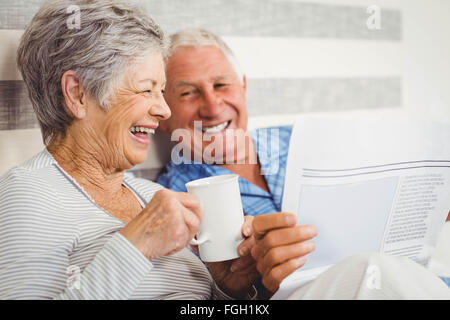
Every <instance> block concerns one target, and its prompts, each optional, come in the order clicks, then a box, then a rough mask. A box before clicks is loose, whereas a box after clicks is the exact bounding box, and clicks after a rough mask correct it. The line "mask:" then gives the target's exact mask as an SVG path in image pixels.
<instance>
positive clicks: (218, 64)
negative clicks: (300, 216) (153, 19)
mask: <svg viewBox="0 0 450 320" xmlns="http://www.w3.org/2000/svg"><path fill="white" fill-rule="evenodd" d="M169 51H170V52H169V57H168V59H167V64H166V77H167V84H166V90H165V93H164V97H165V99H166V101H167V103H168V105H169V107H170V109H171V112H172V117H171V118H170V119H168V120H165V121H162V122H161V125H160V128H161V129H162V130H164V131H167V132H169V133H171V134H172V140H173V141H175V142H178V145H176V146H175V148H174V149H173V152H172V160H171V161H170V162H169V163H168V164H167V166H166V168H165V172H164V173H163V174H162V175H161V176H160V177H159V178H158V182H159V183H160V184H161V185H164V186H166V187H168V188H170V189H172V190H175V191H186V188H185V183H187V182H189V181H192V180H195V179H199V178H204V177H209V176H214V175H220V174H229V173H236V174H238V175H239V176H240V178H239V186H240V190H241V195H242V203H243V209H244V213H245V214H246V215H253V216H257V217H256V218H255V219H254V222H253V228H254V232H255V239H256V244H255V246H254V247H253V248H251V253H252V256H253V257H254V258H255V260H256V261H257V268H258V271H259V272H260V273H261V275H262V282H263V284H264V285H265V287H266V288H268V289H269V291H271V292H274V291H276V290H277V289H278V287H279V285H280V283H281V281H282V280H283V279H284V278H285V277H287V276H288V275H289V274H291V273H292V272H293V271H295V270H296V269H298V268H299V267H301V266H302V265H303V264H304V263H305V262H306V256H307V254H308V253H310V252H311V251H312V250H314V243H313V242H312V241H311V239H312V238H314V236H315V235H316V233H317V230H316V229H315V227H314V226H299V225H296V222H297V221H296V216H295V215H293V214H289V213H279V211H280V210H281V199H282V194H283V185H284V175H285V166H286V159H287V151H288V148H289V139H290V135H291V128H290V127H277V128H270V129H259V130H255V131H252V132H250V133H249V132H247V121H248V114H247V108H246V99H245V93H246V88H247V82H246V78H245V76H244V75H243V73H242V71H241V70H240V68H239V64H238V62H237V60H236V58H235V57H234V55H233V53H232V52H231V50H230V49H229V48H228V46H227V45H226V44H225V43H224V42H223V41H222V40H221V39H220V38H218V37H217V36H215V35H213V34H212V33H210V32H208V31H206V30H200V29H188V30H184V31H181V32H178V33H176V34H174V35H172V37H171V48H170V50H169ZM180 140H181V142H180ZM277 212H278V213H277ZM269 213H273V214H269ZM261 214H264V215H261ZM258 215H259V216H258ZM241 249H242V250H245V247H243V248H241ZM249 249H250V248H249ZM243 253H244V252H243ZM241 254H242V253H241ZM373 263H376V264H377V266H379V267H380V268H381V269H383V274H384V278H383V279H384V281H389V288H388V290H387V291H385V290H383V291H381V292H373V291H372V292H370V291H367V290H366V289H367V288H366V287H364V286H363V285H362V283H361V281H362V280H361V279H363V276H364V272H365V268H366V266H367V265H370V264H373ZM418 267H419V265H417V264H414V263H413V262H412V261H409V260H397V259H395V258H393V257H385V256H381V257H379V256H370V255H369V256H354V257H352V258H350V259H349V260H347V261H344V262H343V263H341V264H340V265H338V266H337V267H336V268H334V269H332V270H330V271H329V272H326V273H324V274H323V275H322V276H321V277H319V279H318V280H316V281H314V282H313V283H311V284H310V285H308V286H305V287H303V288H302V289H301V290H300V291H298V292H297V294H296V295H294V296H293V297H296V298H395V297H397V298H398V297H401V298H404V297H427V294H428V296H432V297H442V296H445V297H449V295H448V293H449V292H448V289H447V288H445V285H444V284H443V283H442V282H441V281H440V280H439V278H437V277H435V276H433V275H431V274H430V273H429V272H427V271H426V270H425V269H424V268H422V269H420V268H418ZM355 268H356V269H355ZM400 269H401V270H402V272H401V274H400V275H399V274H398V272H391V270H400ZM346 270H347V271H346ZM348 270H350V271H348ZM356 270H358V271H356ZM344 271H345V272H344ZM361 272H362V273H361ZM344 273H345V275H344ZM338 274H339V275H341V276H339V277H337V275H338ZM392 276H394V277H393V278H392ZM355 277H356V278H358V277H359V278H358V279H357V280H356V278H355ZM410 277H414V278H415V279H419V278H420V279H426V282H427V283H428V285H426V286H423V285H421V284H420V282H418V283H416V284H415V285H411V286H405V285H404V284H402V283H401V281H399V280H398V279H410ZM392 279H397V280H395V281H394V280H392ZM342 288H347V289H348V288H351V289H350V290H348V291H345V290H344V291H342V290H341V289H342ZM418 292H419V293H420V294H416V293H418ZM377 294H378V295H377Z"/></svg>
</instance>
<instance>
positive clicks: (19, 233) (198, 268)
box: [0, 149, 230, 299]
mask: <svg viewBox="0 0 450 320" xmlns="http://www.w3.org/2000/svg"><path fill="white" fill-rule="evenodd" d="M123 184H124V185H125V186H126V187H128V188H129V189H130V190H131V191H133V192H134V194H135V195H136V196H137V197H138V198H140V201H141V202H143V203H144V204H146V203H148V202H149V201H150V200H151V198H152V196H153V194H154V193H155V192H156V191H157V190H159V189H161V188H162V187H161V186H160V185H158V184H156V183H153V182H150V181H148V180H143V179H138V178H135V177H134V176H133V175H132V174H130V173H125V174H124V180H123ZM124 226H125V223H124V222H123V221H121V220H119V219H117V218H115V217H114V216H113V215H111V214H109V213H108V212H106V211H105V210H103V209H102V208H100V207H99V206H98V205H96V203H95V202H94V201H93V199H92V198H90V197H89V195H88V194H87V193H86V192H85V191H84V190H83V189H82V188H81V186H80V185H78V184H77V182H76V181H75V180H73V179H72V178H71V177H70V176H69V175H68V174H67V173H65V172H64V170H63V169H62V168H61V167H60V166H58V164H57V162H56V161H55V160H54V158H53V157H52V156H51V154H50V153H49V152H48V151H47V150H46V149H45V150H43V151H42V152H40V153H39V154H37V155H36V156H34V157H33V158H32V159H31V160H29V161H28V162H26V163H25V164H23V165H21V166H18V167H15V168H13V169H11V170H10V171H8V172H7V173H6V174H5V175H3V176H2V177H0V299H229V298H230V297H228V296H227V295H226V294H224V293H223V292H222V291H221V290H220V289H219V288H218V287H217V285H216V284H215V282H214V280H213V279H212V277H211V275H210V274H209V272H208V270H207V268H206V267H205V266H204V264H203V263H202V262H201V261H200V260H199V259H198V258H197V257H196V256H195V255H194V254H193V253H192V252H191V250H189V249H188V248H185V249H183V250H181V251H180V252H178V253H176V254H174V255H171V256H167V257H162V258H159V259H155V260H151V261H149V260H148V259H147V258H145V256H144V255H143V254H142V253H141V252H140V251H138V250H137V249H136V248H135V247H134V246H133V245H132V244H131V243H130V242H129V241H128V240H127V239H125V238H124V237H123V236H122V235H121V234H120V233H119V231H120V230H121V229H122V228H123V227H124Z"/></svg>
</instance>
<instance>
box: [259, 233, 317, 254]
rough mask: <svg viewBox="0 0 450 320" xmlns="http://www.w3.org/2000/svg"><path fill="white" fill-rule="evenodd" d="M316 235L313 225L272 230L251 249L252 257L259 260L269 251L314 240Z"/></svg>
mask: <svg viewBox="0 0 450 320" xmlns="http://www.w3.org/2000/svg"><path fill="white" fill-rule="evenodd" d="M316 235H317V229H316V227H314V226H313V225H301V226H295V227H291V228H283V229H276V230H272V231H270V232H268V233H267V234H266V235H265V236H264V238H262V239H260V240H259V241H258V243H257V245H256V246H254V247H253V249H252V256H253V258H255V260H260V258H261V257H262V256H265V255H266V253H267V251H269V250H270V249H273V248H276V247H280V246H286V245H289V244H295V243H300V242H304V241H307V240H310V239H312V238H314V237H315V236H316Z"/></svg>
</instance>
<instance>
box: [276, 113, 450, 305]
mask: <svg viewBox="0 0 450 320" xmlns="http://www.w3.org/2000/svg"><path fill="white" fill-rule="evenodd" d="M282 206H283V211H286V212H294V213H297V215H298V222H299V224H313V225H315V226H316V227H317V229H318V235H317V237H316V238H315V239H314V242H315V244H316V250H315V251H314V252H312V253H311V254H309V255H308V257H307V258H308V260H307V262H306V264H305V265H304V266H303V267H301V268H300V269H299V270H297V271H296V272H294V273H293V274H292V275H290V276H289V277H288V278H286V279H285V280H284V281H283V282H282V284H281V286H280V289H279V291H278V292H277V293H276V294H275V295H274V296H273V299H286V298H287V297H288V296H289V295H290V294H291V293H292V292H293V291H294V290H295V289H297V288H298V287H300V286H302V285H304V284H306V283H308V282H309V281H311V280H313V279H314V278H316V277H317V276H318V275H319V274H320V273H322V272H323V271H325V270H326V269H327V268H329V267H330V266H332V265H334V264H336V263H338V262H339V261H342V260H343V259H345V258H346V257H349V256H351V255H353V254H356V253H362V252H382V253H386V254H392V255H400V256H407V257H409V258H411V259H413V260H415V261H416V262H418V263H420V264H423V265H427V263H428V261H429V258H430V256H431V254H432V253H433V249H434V247H435V245H436V241H437V238H438V236H439V232H440V230H441V228H442V227H443V225H444V223H445V220H446V218H447V215H448V214H449V211H450V126H449V125H448V124H444V123H438V122H431V121H424V120H418V119H411V118H409V119H406V118H399V117H390V118H381V117H373V116H372V117H368V116H359V117H356V118H355V117H351V118H350V117H344V116H313V115H309V116H308V115H306V116H301V117H299V118H298V119H297V121H296V122H295V125H294V128H293V133H292V137H291V142H290V148H289V155H288V162H287V169H286V181H285V187H284V195H283V205H282Z"/></svg>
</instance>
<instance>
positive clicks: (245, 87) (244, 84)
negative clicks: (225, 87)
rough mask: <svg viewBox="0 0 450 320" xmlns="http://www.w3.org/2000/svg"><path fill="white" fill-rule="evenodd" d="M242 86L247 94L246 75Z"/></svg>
mask: <svg viewBox="0 0 450 320" xmlns="http://www.w3.org/2000/svg"><path fill="white" fill-rule="evenodd" d="M242 86H243V88H244V92H247V77H246V76H245V74H244V77H243V78H242Z"/></svg>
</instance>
